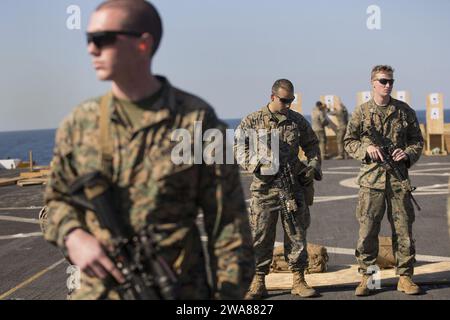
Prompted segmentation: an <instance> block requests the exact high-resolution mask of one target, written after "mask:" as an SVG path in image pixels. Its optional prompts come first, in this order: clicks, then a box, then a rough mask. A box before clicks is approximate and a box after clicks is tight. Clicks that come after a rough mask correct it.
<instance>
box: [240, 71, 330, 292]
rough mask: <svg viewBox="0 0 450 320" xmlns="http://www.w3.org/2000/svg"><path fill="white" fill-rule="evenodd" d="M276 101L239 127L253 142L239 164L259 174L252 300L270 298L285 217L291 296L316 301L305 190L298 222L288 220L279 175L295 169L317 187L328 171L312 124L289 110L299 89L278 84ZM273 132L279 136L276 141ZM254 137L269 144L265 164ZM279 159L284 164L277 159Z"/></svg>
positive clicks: (252, 218) (255, 186)
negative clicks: (309, 273) (269, 278)
mask: <svg viewBox="0 0 450 320" xmlns="http://www.w3.org/2000/svg"><path fill="white" fill-rule="evenodd" d="M270 99H271V101H270V103H268V104H267V105H266V106H264V107H262V108H261V109H260V110H258V111H256V112H254V113H252V114H250V115H248V116H247V117H245V118H244V119H243V120H242V122H241V124H240V125H239V127H238V130H239V131H241V132H242V133H243V135H244V137H246V138H248V139H246V140H245V148H243V147H241V146H240V144H241V142H239V143H236V144H235V153H236V159H237V160H238V163H239V164H240V165H241V166H242V167H243V169H244V170H246V171H249V172H251V173H252V174H253V182H252V184H251V186H250V191H251V195H252V199H251V204H250V211H251V212H250V225H251V228H252V234H253V246H254V251H255V257H256V275H255V277H254V278H253V281H252V284H251V286H250V289H249V292H248V294H247V298H249V299H260V298H263V297H265V296H267V289H266V285H265V276H266V275H267V274H268V273H269V271H270V265H271V262H272V256H273V247H274V244H275V236H276V226H277V220H278V216H280V217H281V220H282V225H283V228H284V235H285V236H284V255H285V258H286V261H287V262H288V264H289V268H290V270H291V271H292V272H293V276H294V278H293V279H294V280H293V285H292V290H291V293H292V294H294V295H300V296H302V297H312V296H315V295H316V292H315V290H314V289H313V288H311V287H310V286H308V284H307V283H306V281H305V270H306V268H307V267H308V253H307V242H306V230H307V229H308V227H309V225H310V214H309V208H308V205H307V201H306V197H305V194H306V192H305V190H304V188H303V187H300V188H299V189H300V190H295V197H296V199H295V202H296V205H295V207H296V209H295V210H292V211H293V213H292V216H289V217H292V218H293V220H290V219H288V218H287V216H286V215H284V214H282V208H281V203H280V201H281V200H280V187H279V186H278V185H277V175H278V173H279V172H280V168H283V167H284V166H287V165H289V167H290V168H291V172H292V175H293V176H294V177H296V178H298V179H302V178H305V179H304V180H309V181H308V183H302V186H305V185H308V186H310V185H312V182H313V179H314V178H315V179H316V180H320V179H321V177H322V171H321V168H320V165H321V159H320V149H319V141H318V140H317V137H316V135H315V134H314V132H313V130H312V128H311V126H310V124H309V122H308V121H307V120H306V119H305V118H304V117H303V116H302V115H301V114H300V113H297V112H295V111H292V110H290V109H289V108H290V106H291V104H292V103H293V101H294V86H293V84H292V83H291V82H290V81H289V80H287V79H280V80H277V81H276V82H275V83H274V84H273V86H272V94H271V96H270ZM272 130H274V131H275V132H276V133H278V135H274V136H273V137H272V135H271V131H272ZM253 132H255V133H257V134H258V140H259V141H260V142H261V143H264V142H267V143H266V147H267V149H266V150H265V151H263V152H262V153H263V154H262V156H261V157H260V159H259V158H256V160H255V157H253V156H252V154H253V153H255V151H256V150H252V149H253V148H252V147H251V145H252V144H251V142H250V139H251V138H250V136H251V135H252V133H253ZM263 135H266V136H268V137H270V139H272V138H274V139H277V140H278V150H272V146H274V148H275V146H276V144H272V141H271V140H270V139H269V138H266V137H262V136H263ZM260 136H261V137H260ZM242 140H244V139H242ZM300 148H301V149H302V150H303V151H304V152H305V154H306V157H307V160H308V164H307V166H305V164H303V163H302V162H301V161H300V159H299V151H300ZM258 151H260V150H258ZM277 151H278V152H277ZM256 152H257V151H256ZM277 154H278V159H275V158H276V157H277ZM277 160H278V163H279V166H278V170H275V168H276V166H273V164H274V163H275V162H277ZM270 168H272V169H273V170H272V169H270ZM305 169H306V170H305ZM303 172H308V174H307V176H306V175H305V177H303V176H301V174H302V173H303ZM300 176H301V177H302V178H301V177H300ZM294 179H295V178H294ZM303 182H305V181H303ZM295 185H300V183H299V184H295ZM291 187H294V186H291Z"/></svg>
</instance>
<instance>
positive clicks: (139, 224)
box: [45, 0, 254, 299]
mask: <svg viewBox="0 0 450 320" xmlns="http://www.w3.org/2000/svg"><path fill="white" fill-rule="evenodd" d="M161 36H162V24H161V20H160V16H159V14H158V12H157V11H156V9H155V8H154V7H153V5H151V4H150V3H148V2H146V1H143V0H134V1H129V0H111V1H106V2H104V3H102V4H101V5H100V6H99V7H98V8H97V9H96V11H95V12H94V13H93V14H92V16H91V19H90V23H89V26H88V33H87V42H88V51H89V54H90V55H91V56H92V62H93V66H94V68H95V70H96V74H97V77H98V78H99V80H101V81H111V82H112V91H111V93H108V94H106V95H105V96H103V97H101V98H97V99H90V100H87V101H86V102H84V103H82V104H81V105H79V106H78V107H77V108H75V110H74V111H73V112H72V113H71V114H70V115H69V116H68V117H67V118H66V119H65V120H64V121H63V122H62V124H61V126H60V127H59V129H58V131H57V135H56V147H55V149H54V158H53V168H52V175H51V179H50V182H49V184H48V187H47V190H46V193H45V199H46V204H47V205H48V225H47V228H46V232H45V238H46V239H47V240H48V241H50V242H51V243H53V244H55V245H57V246H58V247H60V248H61V249H62V250H63V252H64V253H65V255H66V257H67V258H68V259H69V261H70V262H71V263H72V264H74V265H76V266H78V267H79V268H80V269H81V271H82V276H81V286H80V288H78V289H77V290H75V291H74V292H73V294H72V295H71V298H72V299H209V298H216V299H241V298H243V297H244V294H245V292H246V290H247V288H248V286H249V284H250V282H251V279H252V277H253V273H254V256H253V248H252V243H251V242H252V241H251V232H250V227H249V222H248V216H247V212H246V206H245V201H244V197H243V192H242V187H241V183H240V177H239V170H238V166H237V165H223V164H220V165H219V164H210V165H207V164H204V163H202V164H193V163H192V161H190V162H189V161H188V162H183V163H181V164H176V163H174V162H173V161H172V159H171V154H172V150H173V148H174V146H175V145H176V144H177V142H176V141H172V140H171V134H172V133H173V131H174V130H175V129H183V130H184V131H185V132H188V133H190V134H191V136H194V122H195V121H199V123H201V128H202V130H203V132H204V131H206V130H208V129H211V128H217V129H220V130H221V131H222V132H224V131H225V129H226V128H225V125H224V124H223V123H222V122H220V121H219V120H218V118H217V117H216V115H215V113H214V110H213V109H212V108H211V107H210V106H209V105H208V104H207V103H205V102H204V101H203V100H201V99H200V98H198V97H196V96H193V95H191V94H189V93H186V92H183V91H181V90H179V89H177V88H175V87H173V86H172V85H171V84H170V83H169V81H168V80H167V79H165V78H164V77H160V76H154V75H153V74H152V72H151V62H152V60H153V56H154V54H155V52H156V51H157V49H158V46H159V43H160V40H161ZM189 141H190V140H189ZM192 143H193V141H192V142H190V145H189V147H190V148H192ZM200 211H202V212H203V216H204V228H205V230H206V234H207V236H208V242H207V250H206V252H207V254H205V251H204V250H202V242H201V240H200V234H199V231H198V229H197V225H196V219H197V216H198V214H199V212H200ZM206 256H208V259H206ZM206 261H209V263H206ZM207 269H209V270H210V274H211V275H212V277H210V281H208V277H207V274H208V273H207V272H206V270H207Z"/></svg>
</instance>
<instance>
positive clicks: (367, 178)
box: [344, 98, 423, 190]
mask: <svg viewBox="0 0 450 320" xmlns="http://www.w3.org/2000/svg"><path fill="white" fill-rule="evenodd" d="M387 108H388V109H387V114H386V118H385V121H384V122H383V121H382V119H383V115H382V114H378V112H379V111H377V106H376V104H375V102H374V100H373V99H371V100H370V101H368V102H366V103H364V104H362V105H360V106H359V107H357V108H356V110H355V111H354V112H353V115H352V118H351V120H350V122H349V124H348V126H347V132H346V134H345V138H344V144H345V150H346V151H347V152H348V153H349V155H350V156H352V157H353V158H354V159H357V160H360V161H362V165H361V169H360V173H359V176H358V184H359V185H360V186H363V187H368V188H373V189H380V190H384V189H385V188H386V182H387V174H386V170H385V169H384V168H383V167H382V166H381V164H379V163H373V162H371V161H367V158H366V151H367V147H368V146H370V145H372V142H371V140H370V139H369V137H368V133H367V130H368V128H369V127H370V126H371V119H373V122H374V125H375V130H376V131H378V132H379V133H381V134H382V136H383V137H384V138H385V139H386V140H387V141H390V142H392V143H393V144H394V145H395V146H396V147H398V148H400V149H402V150H404V151H405V153H406V154H407V155H408V160H407V161H401V162H400V163H399V165H400V169H401V170H402V171H403V173H404V174H405V176H406V177H407V176H408V170H407V169H408V168H409V167H410V166H412V165H413V164H414V163H416V161H417V160H419V158H420V156H421V154H422V149H423V137H422V133H421V131H420V127H419V122H418V120H417V117H416V113H415V112H414V110H413V109H412V108H411V107H409V106H408V105H407V104H406V103H404V102H401V101H399V100H396V99H393V98H391V101H390V103H389V106H387ZM388 176H389V180H388V181H389V183H390V184H391V186H393V187H394V186H395V187H400V183H399V181H398V180H396V179H395V177H393V176H391V175H390V174H389V175H388Z"/></svg>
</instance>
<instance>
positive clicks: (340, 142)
mask: <svg viewBox="0 0 450 320" xmlns="http://www.w3.org/2000/svg"><path fill="white" fill-rule="evenodd" d="M345 131H346V128H345V127H343V128H338V129H337V130H336V143H337V151H338V156H341V157H345V150H344V136H345Z"/></svg>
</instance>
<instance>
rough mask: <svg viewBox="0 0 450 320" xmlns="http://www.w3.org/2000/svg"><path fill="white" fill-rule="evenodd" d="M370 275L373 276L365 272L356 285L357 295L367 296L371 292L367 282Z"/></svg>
mask: <svg viewBox="0 0 450 320" xmlns="http://www.w3.org/2000/svg"><path fill="white" fill-rule="evenodd" d="M370 277H371V275H369V274H363V276H362V279H361V283H360V284H359V285H358V286H357V287H356V290H355V296H357V297H365V296H368V295H369V294H370V290H369V287H368V286H367V283H368V282H369V279H370Z"/></svg>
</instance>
